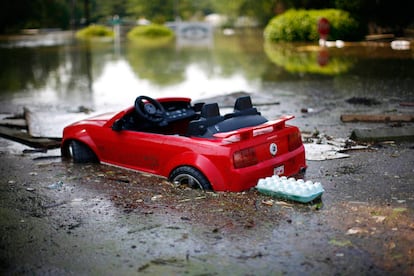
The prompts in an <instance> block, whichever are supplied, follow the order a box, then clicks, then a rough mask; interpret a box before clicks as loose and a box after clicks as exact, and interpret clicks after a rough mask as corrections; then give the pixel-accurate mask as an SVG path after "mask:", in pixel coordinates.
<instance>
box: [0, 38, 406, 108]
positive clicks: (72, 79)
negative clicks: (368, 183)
mask: <svg viewBox="0 0 414 276" xmlns="http://www.w3.org/2000/svg"><path fill="white" fill-rule="evenodd" d="M213 39H214V43H213V46H212V47H211V45H210V44H209V45H208V47H199V45H197V47H189V46H188V45H186V47H182V45H181V46H180V45H179V47H178V46H177V45H176V44H175V43H172V44H168V45H164V46H162V47H155V48H154V47H143V46H140V45H136V44H133V43H128V42H127V41H124V40H119V39H118V40H115V42H110V43H97V42H94V43H90V42H78V41H76V40H73V37H72V36H71V37H68V36H67V37H66V40H65V41H66V42H65V43H64V44H59V45H55V46H42V47H38V46H35V47H20V48H19V47H0V59H1V64H2V66H1V67H0V104H1V107H2V108H3V110H2V111H3V112H7V111H8V110H7V109H8V108H10V106H13V105H15V106H18V107H21V106H22V105H56V106H63V107H65V106H69V107H73V106H80V105H83V106H87V107H91V108H94V109H95V110H100V109H102V110H107V109H119V108H120V107H124V106H126V105H130V104H131V103H132V102H133V100H134V98H135V97H136V96H137V95H140V94H147V95H150V96H152V97H157V96H189V97H192V98H194V99H199V98H204V97H209V96H215V95H219V94H224V93H231V92H234V91H240V90H243V91H248V92H264V93H274V91H280V90H281V89H282V90H285V91H286V90H288V91H289V93H292V94H296V95H298V94H304V93H310V92H312V91H314V90H318V91H329V93H339V94H341V93H345V94H346V93H348V94H349V93H350V92H351V93H354V94H362V95H367V94H369V93H373V94H375V93H378V91H381V93H386V94H389V95H398V96H401V95H403V96H407V97H408V98H409V97H412V95H413V91H412V87H414V81H413V77H412V76H413V75H414V54H413V51H412V50H408V51H393V50H392V49H391V48H390V47H366V46H364V47H361V46H352V47H351V46H350V47H347V46H346V47H344V48H342V49H336V48H334V49H331V48H330V49H327V50H326V49H325V50H320V48H319V46H317V45H304V44H264V42H263V38H262V34H261V32H254V31H244V32H241V33H236V34H235V35H232V36H225V35H221V34H220V33H218V32H217V33H215V36H214V38H213ZM309 81H314V82H313V84H312V85H309ZM309 91H310V92H309ZM10 102H11V103H12V105H9V103H10ZM4 108H6V109H4Z"/></svg>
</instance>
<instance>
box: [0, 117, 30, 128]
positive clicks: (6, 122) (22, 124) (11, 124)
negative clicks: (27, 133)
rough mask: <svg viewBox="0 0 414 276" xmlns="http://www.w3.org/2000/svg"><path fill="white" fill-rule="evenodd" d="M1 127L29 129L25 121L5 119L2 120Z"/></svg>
mask: <svg viewBox="0 0 414 276" xmlns="http://www.w3.org/2000/svg"><path fill="white" fill-rule="evenodd" d="M0 126H9V127H17V128H27V123H26V120H25V119H8V118H6V119H3V120H0Z"/></svg>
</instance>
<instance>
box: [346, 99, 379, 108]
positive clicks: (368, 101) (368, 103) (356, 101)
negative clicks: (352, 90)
mask: <svg viewBox="0 0 414 276" xmlns="http://www.w3.org/2000/svg"><path fill="white" fill-rule="evenodd" d="M346 102H347V103H350V104H360V105H366V106H371V105H378V104H381V102H380V101H378V100H376V99H372V98H366V97H352V98H349V99H347V100H346Z"/></svg>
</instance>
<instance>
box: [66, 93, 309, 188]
mask: <svg viewBox="0 0 414 276" xmlns="http://www.w3.org/2000/svg"><path fill="white" fill-rule="evenodd" d="M292 118H293V116H284V117H281V118H279V119H277V120H274V121H268V120H267V119H266V118H264V117H263V116H261V114H260V112H258V111H257V109H256V108H254V107H253V106H252V102H251V98H250V96H244V97H239V98H237V99H236V102H235V104H234V111H233V112H232V113H230V114H226V115H224V116H222V115H220V111H219V107H218V104H217V103H208V104H203V103H198V104H194V105H192V104H191V99H189V98H160V99H158V100H156V99H153V98H150V97H147V96H139V97H138V98H137V99H136V101H135V105H134V106H132V107H130V108H127V109H125V110H123V111H121V112H118V113H115V114H114V113H108V114H103V115H100V116H97V117H93V118H90V119H86V120H83V121H80V122H77V123H74V124H71V125H69V126H67V127H65V129H64V130H63V140H62V148H61V150H62V156H64V157H72V158H73V161H74V162H79V163H83V162H103V163H107V164H111V165H115V166H120V167H124V168H128V169H133V170H137V171H144V172H148V173H152V174H156V175H160V176H163V177H166V178H168V179H169V180H170V181H171V182H173V183H178V184H186V185H189V186H191V187H194V188H201V189H204V190H215V191H234V192H237V191H242V190H247V189H250V188H252V187H254V186H255V185H256V183H257V181H258V179H259V178H262V177H266V176H271V175H273V174H276V175H286V176H291V175H295V174H298V173H301V172H303V171H304V170H305V169H306V162H305V150H304V146H303V144H302V139H301V134H300V131H299V129H298V128H297V127H295V126H290V125H287V124H285V122H286V121H287V120H290V119H292Z"/></svg>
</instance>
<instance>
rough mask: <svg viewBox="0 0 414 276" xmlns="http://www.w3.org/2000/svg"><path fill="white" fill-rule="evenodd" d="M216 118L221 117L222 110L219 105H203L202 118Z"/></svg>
mask: <svg viewBox="0 0 414 276" xmlns="http://www.w3.org/2000/svg"><path fill="white" fill-rule="evenodd" d="M216 116H220V110H219V106H218V104H217V103H209V104H205V105H203V107H202V108H201V117H204V118H211V117H216Z"/></svg>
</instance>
